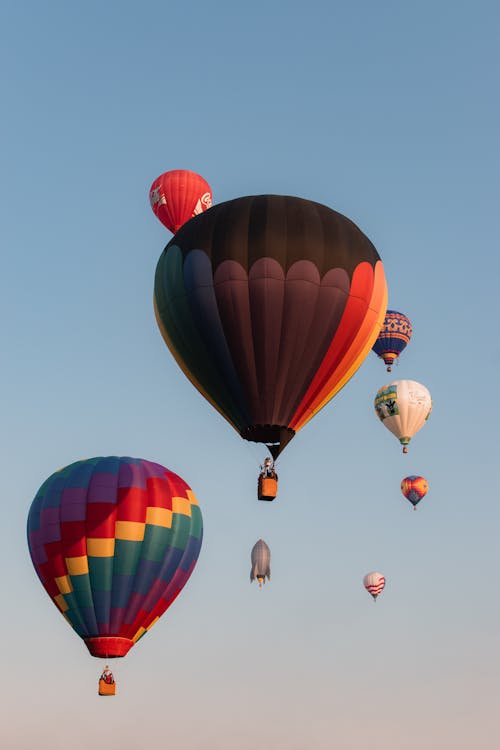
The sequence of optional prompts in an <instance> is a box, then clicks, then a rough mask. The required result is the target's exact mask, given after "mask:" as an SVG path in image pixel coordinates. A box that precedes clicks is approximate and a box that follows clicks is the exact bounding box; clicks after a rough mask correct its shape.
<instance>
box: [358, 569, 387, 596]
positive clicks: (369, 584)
mask: <svg viewBox="0 0 500 750" xmlns="http://www.w3.org/2000/svg"><path fill="white" fill-rule="evenodd" d="M363 586H364V587H365V589H366V590H367V591H368V592H369V593H370V594H371V595H372V596H373V601H377V596H378V595H379V594H380V593H381V592H382V591H383V588H384V586H385V578H384V576H383V575H382V573H377V571H375V570H374V571H373V572H372V573H367V574H366V575H365V577H364V578H363Z"/></svg>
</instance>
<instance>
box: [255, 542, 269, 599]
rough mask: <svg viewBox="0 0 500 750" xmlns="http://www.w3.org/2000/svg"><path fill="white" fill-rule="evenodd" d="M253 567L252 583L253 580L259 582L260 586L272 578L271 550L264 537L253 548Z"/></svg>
mask: <svg viewBox="0 0 500 750" xmlns="http://www.w3.org/2000/svg"><path fill="white" fill-rule="evenodd" d="M251 558H252V569H251V571H250V583H251V582H252V581H255V579H257V581H258V582H259V588H262V585H263V584H264V583H265V582H266V578H267V580H268V581H270V580H271V550H270V549H269V547H268V546H267V544H266V543H265V541H264V540H263V539H259V541H258V542H256V543H255V544H254V546H253V548H252V553H251Z"/></svg>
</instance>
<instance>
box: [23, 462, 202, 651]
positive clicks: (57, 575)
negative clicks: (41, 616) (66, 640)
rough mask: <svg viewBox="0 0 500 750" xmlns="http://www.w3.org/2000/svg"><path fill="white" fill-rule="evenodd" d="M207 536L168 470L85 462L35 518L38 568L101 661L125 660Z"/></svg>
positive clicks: (53, 488) (32, 546)
mask: <svg viewBox="0 0 500 750" xmlns="http://www.w3.org/2000/svg"><path fill="white" fill-rule="evenodd" d="M202 535H203V523H202V517H201V512H200V509H199V506H198V503H197V500H196V497H195V496H194V493H193V492H192V490H191V489H190V488H189V486H188V485H187V484H186V482H184V480H183V479H181V477H179V476H177V475H176V474H174V473H173V472H171V471H169V470H168V469H166V468H165V467H163V466H161V465H160V464H156V463H153V462H151V461H145V460H143V459H135V458H118V457H114V456H112V457H107V458H93V459H88V460H85V461H77V462H76V463H74V464H71V465H70V466H67V467H66V468H64V469H62V470H61V471H58V472H56V473H55V474H53V475H52V476H51V477H49V478H48V479H47V480H46V482H44V484H43V485H42V487H41V488H40V489H39V491H38V493H37V495H36V497H35V499H34V500H33V503H32V506H31V509H30V511H29V516H28V546H29V550H30V554H31V558H32V561H33V565H34V567H35V570H36V572H37V574H38V576H39V578H40V580H41V582H42V584H43V586H44V587H45V589H46V591H47V593H48V594H49V596H50V597H51V598H52V600H53V601H54V603H55V604H56V606H57V607H58V608H59V610H60V611H61V612H62V614H63V615H64V617H65V618H66V620H67V621H68V622H69V623H70V625H71V626H72V627H73V628H74V629H75V630H76V632H77V633H78V635H79V636H80V637H81V638H83V639H84V640H85V642H86V644H87V646H88V647H89V650H90V651H91V653H93V654H94V655H99V656H108V657H112V656H123V655H124V654H125V653H126V652H127V651H128V649H129V648H130V647H131V646H132V645H133V644H134V643H135V642H136V641H137V640H138V639H139V638H140V637H141V636H142V635H143V634H144V633H145V632H146V631H147V630H149V628H151V627H152V625H153V624H154V623H155V622H156V621H157V620H158V618H159V617H160V616H161V615H162V614H163V613H164V612H165V610H166V609H168V607H169V606H170V604H171V603H172V602H173V601H174V599H175V598H176V597H177V596H178V594H179V593H180V591H181V590H182V588H183V586H184V585H185V583H186V582H187V580H188V578H189V576H190V575H191V573H192V571H193V569H194V566H195V564H196V561H197V559H198V554H199V552H200V547H201V541H202Z"/></svg>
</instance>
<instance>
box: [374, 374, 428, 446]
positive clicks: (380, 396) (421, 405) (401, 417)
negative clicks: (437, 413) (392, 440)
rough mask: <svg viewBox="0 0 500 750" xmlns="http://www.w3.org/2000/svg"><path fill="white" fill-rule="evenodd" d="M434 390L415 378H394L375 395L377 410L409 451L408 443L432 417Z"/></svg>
mask: <svg viewBox="0 0 500 750" xmlns="http://www.w3.org/2000/svg"><path fill="white" fill-rule="evenodd" d="M431 409H432V399H431V394H430V393H429V391H428V390H427V388H426V387H425V385H422V384H421V383H417V382H416V381H415V380H395V381H394V382H393V383H389V384H388V385H384V386H382V388H380V389H379V390H378V392H377V395H376V396H375V411H376V413H377V416H378V418H379V419H380V421H381V422H382V424H383V425H384V427H387V429H388V430H390V431H391V432H392V434H393V435H395V436H396V437H397V438H398V440H399V442H400V443H401V445H402V446H403V453H408V443H409V442H410V440H411V438H412V437H413V436H414V435H415V434H416V433H417V432H418V431H419V430H420V429H421V427H423V426H424V424H425V423H426V421H427V420H428V419H429V415H430V413H431Z"/></svg>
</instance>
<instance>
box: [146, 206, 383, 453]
mask: <svg viewBox="0 0 500 750" xmlns="http://www.w3.org/2000/svg"><path fill="white" fill-rule="evenodd" d="M386 306H387V288H386V283H385V277H384V270H383V266H382V262H381V260H380V257H379V255H378V253H377V251H376V250H375V248H374V246H373V245H372V243H371V242H370V240H369V239H368V238H367V237H366V236H365V235H364V234H363V233H362V232H361V231H360V230H359V229H358V227H357V226H356V225H355V224H353V223H352V221H350V220H349V219H347V218H346V217H345V216H342V214H339V213H337V212H336V211H333V210H332V209H330V208H327V207H326V206H323V205H320V204H319V203H313V202H312V201H308V200H304V199H302V198H293V197H288V196H279V195H260V196H250V197H244V198H236V199H235V200H231V201H228V202H226V203H220V204H217V205H215V206H213V207H212V208H210V209H209V210H208V211H206V212H205V213H203V214H201V215H200V216H196V217H194V218H193V219H191V220H190V221H189V222H188V223H187V224H185V225H184V226H183V227H181V229H180V230H179V231H178V232H177V234H176V235H175V237H174V238H173V239H172V240H171V241H170V242H169V244H168V245H167V247H166V248H165V250H164V251H163V253H162V255H161V257H160V260H159V262H158V266H157V269H156V278H155V310H156V316H157V320H158V324H159V326H160V329H161V332H162V334H163V337H164V339H165V341H166V343H167V346H168V347H169V349H170V350H171V352H172V354H173V355H174V357H175V358H176V360H177V362H178V364H179V366H180V367H181V368H182V370H183V372H184V373H185V374H186V375H187V377H188V378H189V379H190V380H191V382H192V383H193V384H194V385H195V386H196V388H197V389H198V390H199V391H200V393H202V394H203V395H204V396H205V398H206V399H207V400H208V401H209V402H210V403H211V404H212V405H213V406H214V407H215V408H216V409H217V410H218V411H219V412H220V413H221V414H222V415H223V416H224V417H225V418H226V419H227V421H228V422H229V423H230V424H231V425H232V426H233V427H234V428H235V430H237V432H238V433H239V434H240V435H241V437H243V438H245V439H246V440H251V441H254V442H258V443H266V444H267V445H268V447H269V449H270V451H271V453H272V455H273V456H274V457H277V456H278V455H279V453H280V452H281V451H282V450H283V448H284V447H285V446H286V445H287V443H288V442H289V441H290V440H291V439H292V438H293V436H294V435H295V433H296V432H298V430H300V429H301V428H302V427H303V426H304V425H305V424H306V423H307V422H308V421H309V420H310V419H311V418H312V417H313V416H314V415H315V414H316V413H317V412H318V411H319V410H320V409H321V408H322V407H323V406H324V405H325V404H326V403H327V402H328V401H330V399H331V398H333V396H334V395H335V394H336V393H337V392H338V391H339V390H340V389H341V388H342V386H344V385H345V383H347V381H348V380H349V379H350V377H351V376H352V375H353V374H354V373H355V372H356V370H357V369H358V368H359V366H360V365H361V363H362V362H363V360H364V359H365V357H366V356H367V354H368V352H369V351H370V349H371V347H372V346H373V343H374V341H375V339H376V337H377V335H378V332H379V330H380V326H381V325H382V322H383V320H384V315H385V311H386Z"/></svg>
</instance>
